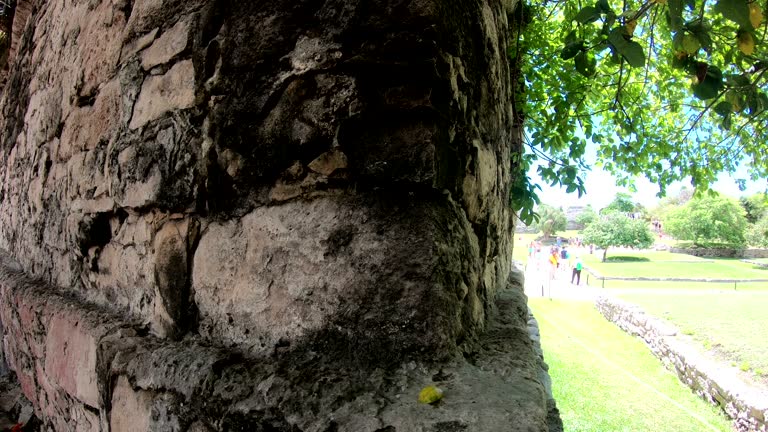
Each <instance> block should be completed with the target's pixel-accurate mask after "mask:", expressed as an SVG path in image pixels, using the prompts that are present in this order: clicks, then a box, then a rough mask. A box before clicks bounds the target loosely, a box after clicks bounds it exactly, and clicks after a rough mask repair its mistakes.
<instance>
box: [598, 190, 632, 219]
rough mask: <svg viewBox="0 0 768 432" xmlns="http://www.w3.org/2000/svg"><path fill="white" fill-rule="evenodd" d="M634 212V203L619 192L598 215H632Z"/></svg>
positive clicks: (630, 197) (627, 195)
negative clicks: (617, 213)
mask: <svg viewBox="0 0 768 432" xmlns="http://www.w3.org/2000/svg"><path fill="white" fill-rule="evenodd" d="M634 211H635V203H634V202H632V196H631V195H630V194H628V193H624V192H619V193H617V194H616V197H615V198H613V201H611V202H610V204H608V206H606V207H605V208H603V209H601V210H600V214H608V213H615V212H619V213H632V212H634Z"/></svg>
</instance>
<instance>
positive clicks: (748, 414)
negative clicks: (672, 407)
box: [596, 297, 768, 432]
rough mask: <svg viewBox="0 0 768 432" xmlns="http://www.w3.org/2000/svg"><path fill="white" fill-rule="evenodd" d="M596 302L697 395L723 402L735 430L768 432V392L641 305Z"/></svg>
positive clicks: (611, 318)
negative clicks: (702, 351)
mask: <svg viewBox="0 0 768 432" xmlns="http://www.w3.org/2000/svg"><path fill="white" fill-rule="evenodd" d="M596 305H597V310H599V311H600V313H602V314H603V315H604V316H605V317H606V318H607V319H608V320H609V321H611V322H613V323H614V324H616V325H617V326H619V327H620V328H621V329H623V330H624V331H626V332H627V333H629V334H632V335H634V336H638V337H639V338H640V339H642V340H643V341H644V342H645V343H646V344H647V345H648V347H649V348H650V349H651V351H652V352H653V354H654V355H655V356H656V357H658V358H659V359H660V360H661V361H662V362H663V363H664V365H665V366H666V367H667V368H669V369H671V370H672V371H674V372H675V373H676V374H677V376H678V377H679V378H680V381H682V382H683V383H685V384H686V385H687V386H688V387H690V388H691V390H693V391H694V392H695V393H696V394H697V395H699V396H700V397H701V398H703V399H704V400H706V401H708V402H709V403H711V404H713V405H719V406H720V407H721V408H722V409H723V411H725V413H726V414H728V416H729V417H731V418H732V419H733V420H734V423H733V425H734V430H736V431H739V432H766V431H768V395H767V394H766V393H765V392H764V391H760V390H759V389H757V388H754V387H752V386H749V385H747V384H745V383H744V382H743V381H742V380H741V379H740V378H739V377H738V376H737V374H736V372H735V371H734V370H729V369H727V368H723V367H722V365H717V364H715V363H714V362H713V361H711V360H708V359H706V358H704V356H702V355H701V354H700V353H699V352H698V351H697V350H696V349H694V348H693V347H691V346H690V345H689V344H688V343H687V342H685V341H683V340H680V338H678V337H676V336H677V335H678V333H677V330H676V329H675V328H674V327H672V326H670V325H669V324H667V323H665V322H663V321H661V320H659V319H656V318H654V317H652V316H650V315H647V314H645V312H643V310H642V309H641V308H639V307H637V306H635V305H632V304H629V303H626V302H623V301H621V300H617V299H613V298H609V297H601V298H599V299H598V300H597V302H596Z"/></svg>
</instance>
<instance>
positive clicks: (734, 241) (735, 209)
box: [664, 196, 747, 247]
mask: <svg viewBox="0 0 768 432" xmlns="http://www.w3.org/2000/svg"><path fill="white" fill-rule="evenodd" d="M746 227H747V219H746V217H745V212H744V209H743V208H742V207H741V206H740V205H739V203H738V202H737V201H736V200H734V199H731V198H727V197H723V196H704V197H699V198H694V199H692V200H690V201H688V202H687V203H686V204H685V205H683V206H681V207H677V208H675V209H673V210H671V211H669V212H667V213H666V215H665V216H664V230H665V231H666V232H668V233H669V234H670V235H672V236H673V237H675V238H676V239H678V240H689V241H692V242H693V244H694V245H696V246H709V245H710V244H712V243H726V244H729V245H733V246H736V247H743V246H744V245H745V243H746V239H745V236H744V234H745V230H746Z"/></svg>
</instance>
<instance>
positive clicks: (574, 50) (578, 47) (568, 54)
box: [560, 41, 584, 60]
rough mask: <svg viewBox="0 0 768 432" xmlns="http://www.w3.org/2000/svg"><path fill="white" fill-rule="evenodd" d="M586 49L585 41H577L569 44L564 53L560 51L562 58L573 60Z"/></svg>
mask: <svg viewBox="0 0 768 432" xmlns="http://www.w3.org/2000/svg"><path fill="white" fill-rule="evenodd" d="M583 49H584V41H576V42H571V43H569V44H567V45H566V46H565V47H564V48H563V50H562V51H560V58H562V59H563V60H568V59H570V58H573V57H574V56H575V55H576V54H578V53H580V52H581V51H582V50H583Z"/></svg>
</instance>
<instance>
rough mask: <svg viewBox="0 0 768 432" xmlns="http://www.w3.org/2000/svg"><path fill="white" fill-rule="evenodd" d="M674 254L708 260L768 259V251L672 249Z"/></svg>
mask: <svg viewBox="0 0 768 432" xmlns="http://www.w3.org/2000/svg"><path fill="white" fill-rule="evenodd" d="M669 251H670V252H672V253H680V254H687V255H693V256H697V257H707V258H747V259H756V258H768V249H683V248H670V249H669Z"/></svg>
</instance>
